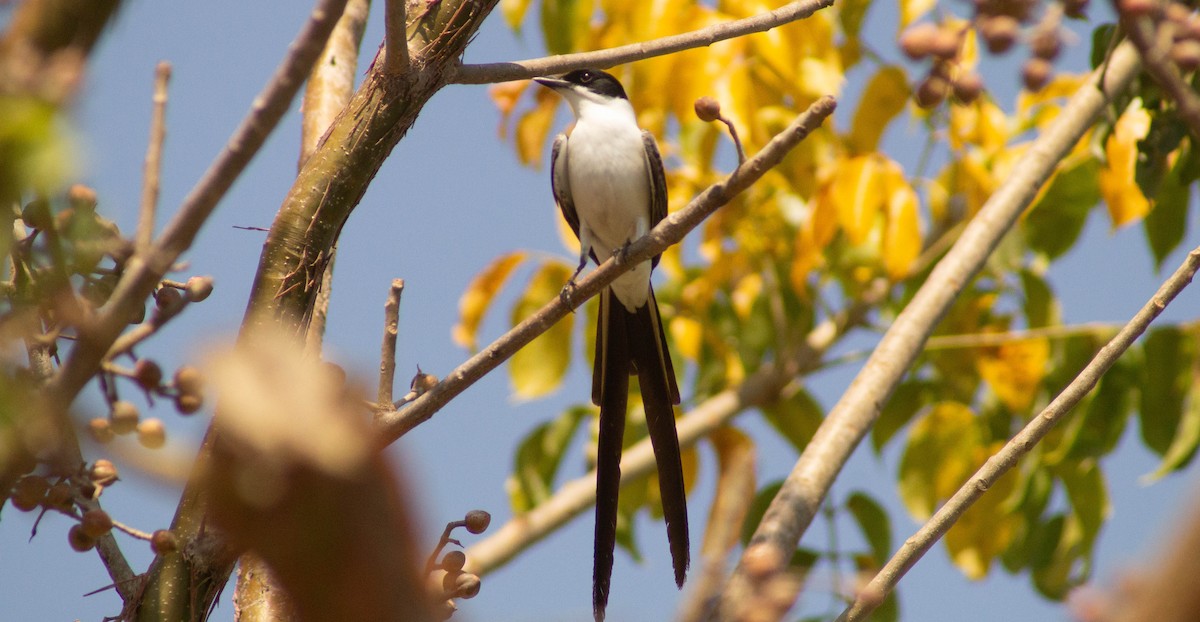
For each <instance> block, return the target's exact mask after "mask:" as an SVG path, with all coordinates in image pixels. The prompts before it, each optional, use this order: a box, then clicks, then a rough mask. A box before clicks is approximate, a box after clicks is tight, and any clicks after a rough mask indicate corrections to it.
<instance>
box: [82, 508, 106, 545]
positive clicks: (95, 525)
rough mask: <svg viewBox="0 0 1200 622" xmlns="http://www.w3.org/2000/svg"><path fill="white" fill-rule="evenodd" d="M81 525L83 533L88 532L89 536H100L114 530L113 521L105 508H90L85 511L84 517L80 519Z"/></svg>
mask: <svg viewBox="0 0 1200 622" xmlns="http://www.w3.org/2000/svg"><path fill="white" fill-rule="evenodd" d="M79 526H80V527H81V528H83V533H86V534H87V535H88V536H89V537H91V538H99V537H100V536H103V535H104V534H106V533H108V532H110V531H112V528H113V521H112V517H111V516H109V515H108V512H105V511H104V510H98V509H97V510H88V511H86V512H84V513H83V518H82V519H81V520H80V521H79Z"/></svg>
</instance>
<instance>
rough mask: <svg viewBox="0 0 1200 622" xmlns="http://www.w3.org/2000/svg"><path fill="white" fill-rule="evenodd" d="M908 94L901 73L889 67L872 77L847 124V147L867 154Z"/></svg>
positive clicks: (905, 79) (899, 110)
mask: <svg viewBox="0 0 1200 622" xmlns="http://www.w3.org/2000/svg"><path fill="white" fill-rule="evenodd" d="M909 95H910V91H909V88H908V77H907V76H905V75H904V70H903V69H901V68H899V67H896V66H895V65H888V66H886V67H883V68H882V69H880V70H879V71H878V72H876V74H875V75H874V76H871V80H870V82H868V83H867V88H866V89H865V90H864V91H863V94H862V97H861V98H860V99H859V103H858V109H857V110H855V111H854V120H853V121H852V122H851V123H850V137H849V140H850V145H851V147H852V148H853V149H854V151H855V152H856V153H870V152H872V151H875V149H876V148H877V147H878V146H879V137H880V136H882V135H883V131H884V130H885V129H887V126H888V124H889V123H891V121H892V119H894V118H895V117H896V115H898V114H900V112H902V111H903V110H904V108H905V106H906V105H907V103H908V98H909Z"/></svg>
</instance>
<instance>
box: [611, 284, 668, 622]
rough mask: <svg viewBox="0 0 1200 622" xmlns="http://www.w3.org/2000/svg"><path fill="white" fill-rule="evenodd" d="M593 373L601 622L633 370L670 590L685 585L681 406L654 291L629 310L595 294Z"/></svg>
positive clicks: (614, 537) (615, 523)
mask: <svg viewBox="0 0 1200 622" xmlns="http://www.w3.org/2000/svg"><path fill="white" fill-rule="evenodd" d="M593 372H594V373H593V384H592V401H593V402H595V403H596V404H598V405H599V406H600V437H599V441H598V446H597V459H596V534H595V550H594V555H595V557H594V565H593V567H592V610H593V614H594V615H595V618H596V620H597V621H601V620H603V619H604V611H605V608H606V606H607V604H608V594H609V587H610V583H611V578H612V565H613V551H614V548H615V545H616V530H617V496H618V493H619V490H620V483H621V469H620V461H621V449H622V437H623V435H624V430H625V411H626V406H627V402H628V399H629V375H630V374H631V373H637V375H638V383H639V385H640V386H641V392H642V402H643V406H644V408H645V412H646V425H647V428H648V430H649V433H650V441H651V444H652V445H653V446H654V456H655V460H656V462H657V463H658V478H659V493H660V496H661V498H662V505H663V515H664V518H665V519H666V523H667V539H668V541H669V543H670V547H671V561H672V565H673V566H674V570H675V583H676V585H678V586H680V587H682V586H683V582H684V579H685V577H686V575H687V569H688V565H689V563H690V553H689V542H688V521H687V496H686V492H685V490H684V483H683V465H682V462H681V459H680V452H679V438H678V436H677V434H676V432H675V412H674V407H673V405H674V404H678V403H679V388H678V386H677V385H676V382H675V372H674V368H673V366H672V365H671V357H670V354H669V352H668V350H667V342H666V338H665V336H664V334H663V330H662V322H661V320H660V319H659V315H658V304H657V302H656V301H655V299H654V294H653V291H652V292H651V293H650V297H649V300H648V303H647V304H646V305H643V306H642V307H640V308H638V309H637V310H636V311H634V312H632V313H631V312H629V311H628V310H627V309H625V307H624V306H623V305H621V304H620V302H618V301H616V300H614V299H613V296H612V290H605V291H604V292H602V293H601V295H600V313H599V316H598V318H597V325H596V361H595V367H594V370H593Z"/></svg>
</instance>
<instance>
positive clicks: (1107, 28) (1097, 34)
mask: <svg viewBox="0 0 1200 622" xmlns="http://www.w3.org/2000/svg"><path fill="white" fill-rule="evenodd" d="M1119 34H1120V33H1119V32H1118V31H1117V25H1116V24H1101V25H1099V26H1097V27H1096V29H1095V30H1093V31H1092V56H1091V59H1092V69H1095V68H1097V67H1099V66H1100V64H1101V63H1103V62H1104V59H1105V58H1107V57H1108V51H1109V48H1111V47H1112V40H1113V37H1116V36H1118V35H1119Z"/></svg>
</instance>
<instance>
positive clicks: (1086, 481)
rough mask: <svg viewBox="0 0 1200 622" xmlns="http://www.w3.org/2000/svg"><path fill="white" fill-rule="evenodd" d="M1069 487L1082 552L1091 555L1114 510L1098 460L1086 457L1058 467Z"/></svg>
mask: <svg viewBox="0 0 1200 622" xmlns="http://www.w3.org/2000/svg"><path fill="white" fill-rule="evenodd" d="M1055 474H1056V475H1058V477H1059V479H1060V480H1062V483H1063V488H1065V489H1066V493H1067V499H1068V500H1069V501H1070V502H1071V516H1072V517H1074V518H1075V520H1076V521H1077V522H1078V525H1079V528H1080V534H1079V535H1080V539H1079V543H1080V545H1081V551H1080V552H1081V553H1082V554H1083V555H1084V556H1085V557H1087V558H1089V559H1090V558H1091V549H1092V545H1093V543H1095V541H1096V536H1097V535H1099V533H1100V528H1101V527H1102V526H1103V525H1104V519H1106V518H1108V515H1109V514H1110V513H1111V512H1112V505H1111V504H1110V503H1109V499H1108V486H1107V485H1106V484H1105V483H1104V472H1103V471H1101V470H1100V467H1099V466H1097V464H1096V461H1095V460H1090V459H1089V460H1083V461H1081V462H1078V463H1075V464H1072V465H1067V466H1066V468H1060V469H1056V470H1055Z"/></svg>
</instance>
